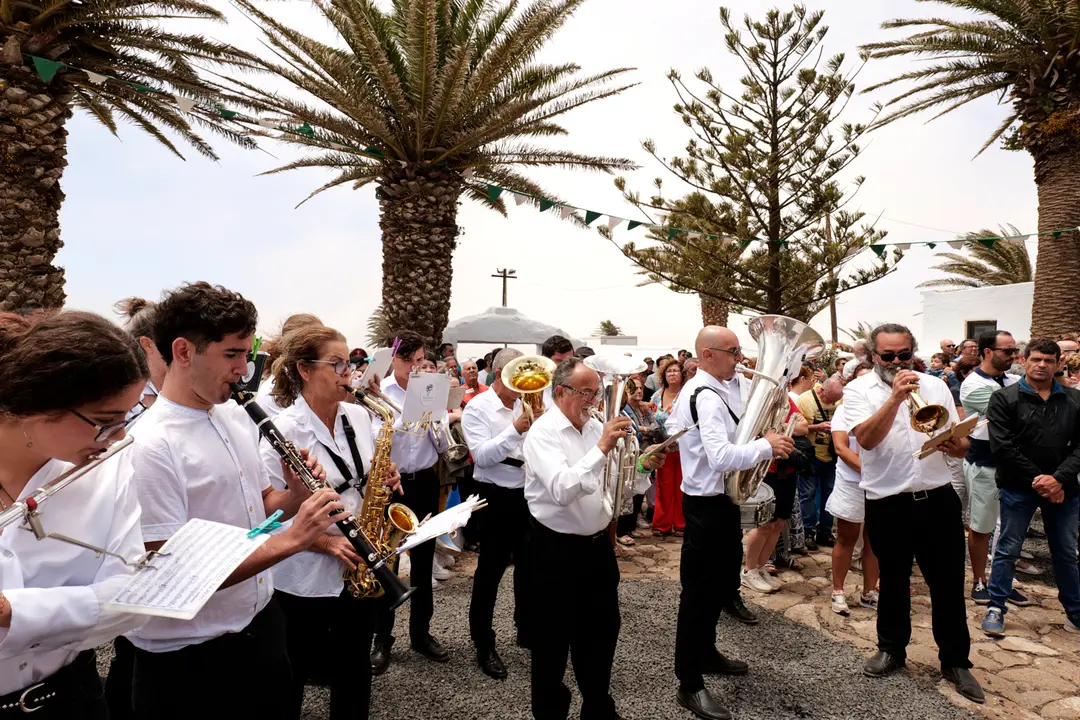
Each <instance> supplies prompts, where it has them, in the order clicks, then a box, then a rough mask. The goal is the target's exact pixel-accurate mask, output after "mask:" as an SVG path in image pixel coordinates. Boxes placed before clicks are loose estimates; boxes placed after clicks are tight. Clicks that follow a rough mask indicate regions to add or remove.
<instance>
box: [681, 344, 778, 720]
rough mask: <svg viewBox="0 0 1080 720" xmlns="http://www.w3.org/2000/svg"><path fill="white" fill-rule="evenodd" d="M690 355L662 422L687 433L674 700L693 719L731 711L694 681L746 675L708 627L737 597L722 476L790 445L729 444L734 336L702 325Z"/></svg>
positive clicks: (732, 512)
mask: <svg viewBox="0 0 1080 720" xmlns="http://www.w3.org/2000/svg"><path fill="white" fill-rule="evenodd" d="M695 355H696V357H698V358H699V360H700V362H701V365H700V367H699V368H698V372H697V374H696V375H695V376H694V378H693V379H692V380H690V381H689V382H688V383H687V384H686V385H685V386H684V387H683V389H682V391H681V392H680V393H679V397H678V399H676V401H675V406H674V408H673V409H672V412H671V415H670V416H669V417H668V421H667V430H668V432H669V433H672V434H674V433H677V432H679V431H680V430H682V429H683V428H692V429H690V430H689V431H688V432H687V433H686V434H685V435H683V436H682V439H681V440H679V449H680V451H681V452H680V460H681V462H682V472H683V481H682V491H683V515H684V516H685V518H686V536H685V538H684V540H683V546H682V559H681V563H680V570H679V573H680V576H681V578H682V595H681V596H680V600H679V619H678V626H677V629H676V636H675V675H676V676H677V677H678V678H679V689H678V693H677V695H676V699H677V700H678V702H679V704H680V705H681V706H682V707H685V708H686V709H688V710H690V711H691V712H693V713H694V714H695V715H696V716H697V717H700V718H707V719H708V720H726V718H730V717H731V713H730V712H729V711H728V710H727V708H725V707H724V706H723V705H721V704H720V703H718V702H717V701H716V700H715V699H714V698H713V697H712V695H710V694H709V691H708V690H707V689H706V688H705V682H704V679H703V677H702V675H703V674H719V673H722V674H728V675H742V674H745V673H746V672H747V665H746V663H745V662H742V661H739V660H730V659H728V658H726V657H724V656H723V655H722V654H721V653H720V652H719V651H717V649H716V623H717V622H718V620H719V618H720V612H721V610H722V609H723V608H724V606H725V605H728V604H729V603H731V602H732V601H733V600H734V599H735V598H736V597H737V596H738V593H739V577H740V568H741V566H742V529H741V523H740V513H739V506H738V505H736V504H735V503H734V502H732V501H731V499H730V498H729V497H728V496H727V495H726V494H725V493H724V475H725V473H727V472H730V471H732V470H746V469H748V468H752V467H754V466H756V465H758V464H759V463H763V462H768V461H769V460H770V459H772V458H786V457H787V456H788V455H789V454H790V453H791V451H792V450H793V449H794V447H795V445H794V442H793V441H792V439H791V438H789V437H787V436H784V435H780V434H778V433H776V432H772V431H770V432H768V433H766V434H765V436H764V437H762V438H758V439H756V440H754V441H752V442H750V443H747V444H746V445H735V444H733V443H732V442H731V438H732V437H734V435H735V428H736V426H737V424H738V420H737V418H738V416H739V415H740V414H741V411H742V398H741V383H740V381H738V380H735V379H734V378H735V377H736V375H735V365H736V360H737V358H739V357H740V356H741V351H740V349H739V340H738V338H737V337H736V336H735V333H733V332H731V331H730V330H728V329H727V328H722V327H717V326H709V327H705V328H703V329H702V330H701V331H700V332H699V333H698V336H697V340H696V342H695ZM695 414H696V418H695V417H694V415H695Z"/></svg>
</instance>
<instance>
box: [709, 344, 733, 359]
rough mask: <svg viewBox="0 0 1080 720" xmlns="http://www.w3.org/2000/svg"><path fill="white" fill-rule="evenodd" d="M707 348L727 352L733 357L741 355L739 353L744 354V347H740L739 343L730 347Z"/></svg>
mask: <svg viewBox="0 0 1080 720" xmlns="http://www.w3.org/2000/svg"><path fill="white" fill-rule="evenodd" d="M705 349H706V350H713V351H715V352H722V353H727V354H729V355H731V357H739V355H741V354H742V348H741V347H739V346H738V345H736V346H735V347H733V348H730V349H729V348H714V347H711V348H705Z"/></svg>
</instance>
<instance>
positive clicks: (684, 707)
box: [675, 695, 732, 718]
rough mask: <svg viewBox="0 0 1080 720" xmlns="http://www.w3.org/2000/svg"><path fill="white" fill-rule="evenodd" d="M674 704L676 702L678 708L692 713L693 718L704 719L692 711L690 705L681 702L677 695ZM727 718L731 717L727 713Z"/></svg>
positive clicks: (683, 701)
mask: <svg viewBox="0 0 1080 720" xmlns="http://www.w3.org/2000/svg"><path fill="white" fill-rule="evenodd" d="M675 702H677V703H678V704H679V707H681V708H683V709H684V710H686V711H687V712H692V713H694V717H699V718H703V717H705V715H699V714H698V712H697V711H696V710H694V709H693V708H692V707H690V703H688V702H686V701H685V700H683V699H682V698H681V697H679V696H678V695H676V696H675ZM727 717H729V718H730V717H732V715H731V713H728V715H727Z"/></svg>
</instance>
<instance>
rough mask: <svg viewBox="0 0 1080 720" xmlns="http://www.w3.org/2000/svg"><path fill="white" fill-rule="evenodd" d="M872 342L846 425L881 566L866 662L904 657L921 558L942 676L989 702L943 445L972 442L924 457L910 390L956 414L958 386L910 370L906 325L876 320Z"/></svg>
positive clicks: (878, 671)
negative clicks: (978, 671) (974, 665)
mask: <svg viewBox="0 0 1080 720" xmlns="http://www.w3.org/2000/svg"><path fill="white" fill-rule="evenodd" d="M867 345H868V348H869V350H870V352H871V356H872V357H873V362H874V372H872V373H870V374H867V375H863V376H862V377H860V378H858V379H856V380H853V381H851V382H850V383H849V384H848V385H847V387H846V388H845V389H844V407H845V409H844V415H845V418H846V420H847V425H848V427H850V428H851V432H852V434H853V435H854V436H855V439H856V440H857V441H858V443H859V446H860V447H861V448H862V453H861V455H860V456H859V459H860V461H861V463H862V475H861V481H860V487H861V488H862V489H863V491H865V493H866V531H867V534H868V535H869V537H870V542H871V544H872V545H873V547H874V553H875V554H876V555H877V558H878V565H879V568H880V571H881V594H880V598H879V600H878V622H877V631H878V652H877V654H875V655H874V656H873V657H872V658H870V659H869V660H868V661H867V662H866V664H865V665H864V666H863V673H864V674H866V675H868V676H870V677H884V676H885V675H888V674H890V673H892V672H894V671H895V670H898V669H900V668H901V667H903V665H904V662H905V657H906V651H907V645H908V642H909V641H910V640H911V617H910V608H911V596H910V592H909V590H910V583H911V567H912V563H913V562H918V563H919V567H920V569H921V570H922V572H923V577H925V578H926V584H927V585H928V586H929V587H930V602H931V604H932V605H933V608H934V616H933V623H934V638H935V639H936V640H937V641H938V658H939V660H940V661H941V671H942V675H943V676H944V677H945V679H947V680H949V681H950V682H953V683H955V684H956V687H957V690H958V691H959V692H960V694H961V695H964V696H965V697H967V698H968V699H970V700H972V701H974V702H979V703H981V702H984V697H983V691H982V688H981V687H980V686H979V682H978V680H976V679H975V678H974V676H972V674H971V671H970V670H969V668H971V661H970V660H969V659H968V655H969V652H970V648H971V637H970V635H969V633H968V626H967V614H966V610H965V607H964V556H965V550H966V548H965V541H964V522H963V517H962V515H961V508H960V498H959V497H958V496H957V494H956V493H955V492H954V491H953V489H952V474H951V473H950V471H949V468H948V466H947V465H946V464H945V454H948V455H950V456H952V457H956V458H961V457H964V454H965V453H966V452H967V450H968V441H967V439H966V438H964V439H955V438H954V439H950V440H949V441H947V442H945V443H943V444H942V445H940V446H939V452H935V453H933V454H932V455H930V456H929V457H927V458H925V459H922V460H919V459H918V458H916V457H915V453H917V452H918V451H919V450H920V449H921V448H922V446H923V443H925V442H926V441H927V440H928V439H929V436H928V435H927V434H926V433H924V432H921V431H918V430H916V429H914V428H913V427H912V424H911V409H912V407H913V405H912V400H911V394H912V392H914V391H917V392H918V394H919V396H920V397H922V399H923V400H925V401H926V402H927V403H928V404H930V405H939V406H941V407H942V408H944V410H943V411H942V412H945V413H947V415H948V417H947V419H948V420H949V421H950V422H951V423H955V422H958V421H959V416H958V415H957V412H956V405H955V403H954V401H953V399H952V394H951V393H950V392H949V389H948V387H947V386H946V385H945V383H944V382H943V381H942V380H941V379H939V378H935V377H931V376H930V375H924V374H923V373H917V372H915V371H914V370H912V369H911V366H912V358H913V357H914V352H915V350H916V347H915V338H914V336H913V335H912V334H911V331H910V330H908V329H907V328H906V327H904V326H903V325H895V324H886V325H881V326H879V327H877V328H875V329H874V330H873V332H872V333H871V335H870V341H869V343H868V344H867Z"/></svg>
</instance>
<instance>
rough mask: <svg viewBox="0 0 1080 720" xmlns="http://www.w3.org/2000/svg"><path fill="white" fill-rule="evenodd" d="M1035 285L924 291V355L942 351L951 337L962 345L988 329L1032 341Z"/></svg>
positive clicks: (1020, 284)
mask: <svg viewBox="0 0 1080 720" xmlns="http://www.w3.org/2000/svg"><path fill="white" fill-rule="evenodd" d="M1034 287H1035V286H1034V283H1017V284H1015V285H996V286H993V287H982V288H971V289H970V290H954V291H952V292H942V291H940V290H927V291H924V292H923V318H922V320H923V330H922V335H923V336H922V338H920V342H921V346H922V351H921V354H932V353H935V352H937V350H938V342H939V341H941V340H943V339H946V338H948V339H949V340H953V341H955V342H956V343H957V344H959V343H961V342H962V341H963V340H964V339H965V338H977V337H978V336H979V333H983V332H986V331H988V330H1007V331H1008V332H1010V333H1012V334H1013V336H1014V337H1015V338H1016V339H1017V341H1023V340H1029V339H1030V337H1029V336H1030V333H1031V302H1032V295H1033V292H1034Z"/></svg>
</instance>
